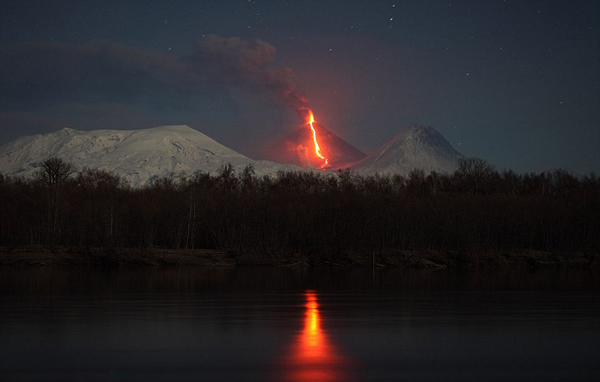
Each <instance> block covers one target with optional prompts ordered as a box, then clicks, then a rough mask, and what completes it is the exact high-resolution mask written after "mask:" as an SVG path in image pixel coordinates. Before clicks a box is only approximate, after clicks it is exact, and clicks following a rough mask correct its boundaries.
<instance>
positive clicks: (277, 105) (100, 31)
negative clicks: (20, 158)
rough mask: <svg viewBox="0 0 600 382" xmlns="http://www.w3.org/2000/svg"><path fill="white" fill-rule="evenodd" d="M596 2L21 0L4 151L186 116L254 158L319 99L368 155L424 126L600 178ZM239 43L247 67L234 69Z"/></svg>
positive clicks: (329, 117)
mask: <svg viewBox="0 0 600 382" xmlns="http://www.w3.org/2000/svg"><path fill="white" fill-rule="evenodd" d="M599 11H600V4H598V3H597V2H593V1H583V2H577V3H571V2H551V1H535V2H532V3H527V4H523V3H513V2H507V1H500V0H498V1H486V2H479V1H465V2H461V3H452V2H442V1H433V2H431V3H428V4H422V3H418V4H414V3H413V4H401V3H396V2H393V1H377V2H369V3H361V2H356V3H350V4H345V6H344V7H343V8H341V7H339V6H337V3H335V2H331V3H325V4H323V3H321V2H317V1H306V2H303V3H289V4H287V6H286V7H281V6H279V5H278V4H277V3H269V2H265V3H263V2H260V1H258V2H255V1H251V2H247V1H243V2H234V1H231V2H225V3H218V4H215V3H206V2H191V1H183V2H181V3H179V5H178V7H173V6H166V5H164V4H162V3H161V2H159V1H150V2H141V1H131V2H128V3H127V4H122V5H114V4H113V5H107V4H105V3H103V2H100V1H90V2H89V3H87V5H86V6H83V5H73V4H71V3H70V2H61V1H58V2H53V3H52V4H49V3H47V2H41V1H40V2H36V1H33V2H28V3H27V4H24V3H22V2H18V1H13V0H11V1H9V2H8V4H7V7H6V20H7V21H8V22H6V23H3V25H2V26H0V50H2V53H3V54H2V59H0V68H3V70H2V74H0V75H1V77H0V82H2V83H3V85H4V86H3V88H2V89H3V90H2V91H1V92H0V99H2V101H3V102H2V103H1V104H2V106H1V107H0V127H1V130H0V145H3V144H5V143H8V142H10V141H12V140H14V139H16V138H17V137H20V136H24V135H32V134H37V133H47V132H51V131H55V130H59V129H60V128H63V127H67V126H68V127H72V128H75V129H79V130H84V131H85V130H97V129H100V128H102V129H112V128H115V129H139V128H142V127H143V128H150V127H156V126H161V125H179V124H186V125H189V126H190V127H192V128H194V129H196V130H198V131H200V132H202V133H204V134H206V135H208V136H210V137H212V138H213V139H215V140H217V141H218V142H221V143H222V144H224V145H226V146H228V147H231V148H232V149H234V150H236V151H238V152H241V153H243V154H244V155H247V156H250V157H256V156H257V154H258V153H259V152H260V151H261V150H262V149H264V148H265V147H268V146H269V143H273V142H275V141H276V140H277V139H275V137H277V138H283V137H285V136H286V135H287V134H289V133H290V132H291V131H293V130H294V129H295V128H296V127H298V126H300V125H302V123H303V121H301V120H299V119H298V116H297V114H296V111H294V109H296V110H298V108H302V107H305V106H306V105H309V106H310V108H311V109H313V110H314V111H315V115H316V119H317V122H319V123H320V124H322V125H323V126H327V128H328V129H329V130H331V131H333V132H335V133H336V134H337V135H338V136H340V137H342V138H343V139H345V140H346V141H348V142H349V143H351V144H352V145H354V146H356V147H358V148H360V149H361V150H362V151H364V152H371V151H373V150H375V149H377V148H378V147H380V146H381V145H382V144H384V143H385V142H386V141H387V140H388V139H390V138H391V137H393V136H394V135H395V134H397V133H399V132H400V131H401V130H402V129H403V128H406V127H407V126H409V124H410V123H421V124H424V125H428V126H432V127H434V128H435V129H436V130H438V131H439V132H440V133H441V134H442V135H443V136H444V137H445V138H446V139H447V140H448V141H449V142H451V143H452V145H453V146H454V147H455V148H456V149H457V150H459V151H460V152H462V153H463V154H464V155H466V156H469V157H480V158H484V159H486V160H488V161H489V162H490V163H493V164H495V165H496V166H497V167H498V168H510V169H513V170H515V171H519V172H532V171H533V172H540V171H544V170H546V169H551V168H568V169H571V170H573V171H576V172H578V173H582V174H584V173H590V172H594V171H596V172H597V171H598V167H597V166H598V163H600V152H599V151H598V150H597V149H596V148H597V147H598V146H600V114H599V113H598V111H597V105H598V104H600V75H599V73H598V71H597V67H598V66H599V65H600V54H599V53H600V52H598V49H597V46H598V44H599V43H600V21H599V20H597V19H596V18H594V17H593V16H592V15H594V14H598V12H599ZM92 14H93V15H94V17H93V19H92V20H90V19H88V16H89V15H92ZM45 15H52V16H53V17H51V18H47V17H45ZM83 20H86V21H83ZM132 20H133V21H134V22H132ZM215 20H219V22H218V23H216V22H215ZM575 42H576V43H575ZM240 55H242V56H241V57H244V58H245V60H247V61H248V62H249V65H242V66H240V65H237V66H236V65H234V66H228V65H223V64H224V63H225V64H226V63H228V62H230V61H227V60H231V59H232V58H236V57H240ZM219 60H220V61H219ZM223 60H225V61H223ZM286 67H287V68H290V70H291V71H288V69H285V68H286ZM224 68H225V69H224ZM289 89H291V91H292V92H291V93H286V91H287V90H289ZM283 94H288V95H289V94H292V96H291V97H289V96H285V95H283ZM286 97H287V98H286ZM306 97H307V98H306ZM307 100H308V101H307ZM307 102H309V103H307Z"/></svg>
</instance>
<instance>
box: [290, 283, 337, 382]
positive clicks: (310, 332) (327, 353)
mask: <svg viewBox="0 0 600 382" xmlns="http://www.w3.org/2000/svg"><path fill="white" fill-rule="evenodd" d="M305 298H306V305H305V306H306V311H305V316H304V328H303V330H302V332H301V333H300V334H299V335H298V337H297V338H296V341H295V342H294V346H293V348H292V352H291V354H290V357H289V360H288V363H287V365H286V366H287V367H286V371H285V373H286V378H285V379H286V380H287V381H294V382H299V381H347V380H348V378H346V376H345V375H344V374H343V369H344V362H343V359H342V357H341V356H340V355H339V354H337V353H336V350H335V348H334V347H333V345H332V344H331V343H330V342H329V340H328V338H327V336H326V334H325V332H324V331H323V329H322V328H321V316H320V314H319V304H318V301H317V294H316V293H315V292H314V291H307V292H306V294H305Z"/></svg>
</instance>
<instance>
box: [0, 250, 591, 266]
mask: <svg viewBox="0 0 600 382" xmlns="http://www.w3.org/2000/svg"><path fill="white" fill-rule="evenodd" d="M251 265H262V266H339V267H353V266H355V267H372V266H375V267H394V268H415V269H424V268H425V269H426V268H430V269H435V268H440V269H441V268H480V269H525V268H529V269H538V268H553V267H560V268H580V269H581V268H583V269H586V268H595V267H600V255H599V254H597V253H582V252H573V253H550V252H541V251H511V252H499V251H487V252H477V253H460V252H450V251H449V252H434V251H428V252H422V251H396V252H387V253H378V254H375V255H373V254H365V253H360V252H351V253H344V254H298V253H281V252H277V253H268V252H261V253H239V252H235V251H223V250H212V249H193V250H189V249H179V250H166V249H154V248H152V249H126V248H83V247H51V246H23V247H14V248H8V247H4V248H2V247H0V266H91V267H127V266H202V267H233V266H251Z"/></svg>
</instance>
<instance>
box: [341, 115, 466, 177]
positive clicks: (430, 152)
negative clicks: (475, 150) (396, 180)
mask: <svg viewBox="0 0 600 382" xmlns="http://www.w3.org/2000/svg"><path fill="white" fill-rule="evenodd" d="M460 158H464V156H463V155H462V154H461V153H459V152H458V151H456V150H454V148H453V147H452V145H451V144H450V143H449V142H448V141H447V140H446V139H445V138H444V137H443V136H442V135H441V134H440V133H439V132H438V131H437V130H435V129H434V128H432V127H429V126H424V125H419V124H412V125H410V126H409V127H408V128H406V129H404V130H402V131H401V132H400V133H399V134H397V135H396V136H395V137H393V138H392V139H390V140H389V141H388V142H386V143H385V144H384V145H383V146H381V147H380V148H379V149H377V150H375V151H373V152H372V153H370V154H369V155H368V156H367V157H366V158H364V159H363V160H361V161H359V162H357V163H355V164H353V165H352V166H351V167H350V169H351V170H353V171H356V172H357V173H359V174H363V175H371V174H375V173H379V174H400V175H408V174H409V173H410V172H411V171H412V170H414V169H420V170H424V171H425V173H430V172H432V171H437V172H448V173H450V172H453V171H454V170H456V167H457V162H458V160H459V159H460Z"/></svg>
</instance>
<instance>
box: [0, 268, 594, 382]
mask: <svg viewBox="0 0 600 382" xmlns="http://www.w3.org/2000/svg"><path fill="white" fill-rule="evenodd" d="M401 380H405V381H429V380H436V381H437V380H462V381H468V380H471V381H480V380H497V381H506V380H523V381H532V380H569V381H572V380H595V381H598V380H600V284H599V282H598V275H595V274H593V273H591V272H589V271H569V272H567V271H544V272H535V273H532V272H527V271H520V272H511V273H508V272H503V273H499V272H488V273H473V272H463V273H460V272H459V273H456V272H450V271H411V272H405V271H398V270H386V271H378V272H376V273H375V274H373V273H372V272H371V271H369V270H341V269H334V270H308V269H288V268H285V269H281V268H277V269H273V268H249V269H243V268H242V269H193V268H185V269H143V270H118V271H102V270H86V269H51V268H38V269H14V268H4V269H0V381H401Z"/></svg>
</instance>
